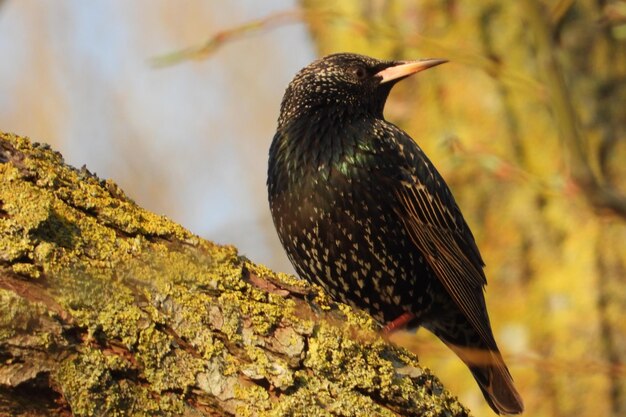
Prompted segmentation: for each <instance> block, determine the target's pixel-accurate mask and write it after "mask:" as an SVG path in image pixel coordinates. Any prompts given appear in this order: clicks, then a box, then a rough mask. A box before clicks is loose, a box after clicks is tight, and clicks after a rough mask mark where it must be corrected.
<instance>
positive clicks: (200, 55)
mask: <svg viewBox="0 0 626 417" xmlns="http://www.w3.org/2000/svg"><path fill="white" fill-rule="evenodd" d="M303 17H304V12H302V11H301V10H288V11H283V12H278V13H274V14H271V15H269V16H266V17H264V18H261V19H255V20H251V21H249V22H246V23H244V24H242V25H239V26H234V27H232V28H229V29H225V30H222V31H220V32H217V33H215V34H214V35H213V36H211V38H210V39H209V40H207V41H206V42H204V44H202V45H200V46H192V47H190V48H185V49H182V50H179V51H175V52H172V53H169V54H165V55H162V56H158V57H155V58H153V59H152V60H151V62H152V65H153V66H155V67H165V66H170V65H175V64H179V63H181V62H183V61H187V60H201V59H205V58H207V57H208V56H209V55H211V54H212V53H213V52H215V51H216V50H217V49H218V48H220V47H222V46H223V45H224V44H226V43H228V42H232V41H234V40H236V39H240V38H242V37H244V36H250V35H253V34H258V33H260V32H263V31H268V30H271V29H274V28H277V27H280V26H285V25H288V24H291V23H297V22H301V21H302V20H303Z"/></svg>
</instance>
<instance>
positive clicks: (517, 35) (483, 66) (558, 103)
mask: <svg viewBox="0 0 626 417" xmlns="http://www.w3.org/2000/svg"><path fill="white" fill-rule="evenodd" d="M301 5H302V7H303V8H304V10H305V12H306V14H305V16H306V20H307V23H308V25H309V27H310V30H311V32H312V36H313V38H314V41H315V43H316V46H317V48H318V51H319V55H325V54H328V53H332V52H340V51H353V52H359V53H364V54H367V55H371V56H376V57H379V58H388V59H414V58H425V57H439V58H447V59H450V61H451V62H450V63H449V64H446V65H445V66H442V67H438V68H436V69H434V70H431V71H427V72H425V73H422V74H419V75H418V76H417V77H414V78H413V79H410V80H408V81H404V82H403V83H401V84H400V85H398V86H397V87H396V88H395V90H394V92H393V93H392V96H391V99H390V101H389V102H388V105H387V108H386V118H387V119H388V120H390V121H392V122H394V123H396V124H399V125H400V126H402V127H403V128H404V129H406V130H407V131H408V132H409V133H410V134H411V135H412V136H413V137H414V138H415V139H416V140H417V142H418V143H419V144H420V146H422V148H424V150H425V151H426V152H427V153H428V155H429V156H430V157H431V159H432V160H433V161H434V162H435V164H436V165H437V166H438V167H439V169H440V171H441V172H442V174H443V175H444V177H445V178H446V180H447V181H448V183H449V184H450V185H451V187H452V188H453V191H454V194H455V196H456V197H457V200H458V202H459V204H460V206H461V208H462V209H463V212H464V214H465V216H466V218H467V220H468V222H469V223H470V225H471V226H472V229H473V231H474V234H475V236H476V238H477V240H478V243H479V246H480V248H481V250H482V252H483V255H484V257H485V260H486V262H487V265H488V268H487V274H488V279H489V282H490V285H489V286H488V290H487V299H488V303H489V307H490V313H491V317H492V321H493V325H494V328H495V329H494V330H495V332H496V338H497V339H498V340H499V342H500V345H501V347H502V348H503V350H504V351H505V357H506V358H508V362H509V363H510V365H511V369H512V373H513V376H514V378H515V380H516V382H517V384H518V385H519V387H520V389H521V391H522V394H523V396H524V398H525V402H526V406H527V415H533V416H597V415H613V416H618V415H619V416H623V415H626V368H625V366H624V361H625V360H626V314H625V313H624V311H625V310H626V223H625V219H626V204H625V203H624V199H625V198H626V197H625V196H626V181H624V177H625V175H626V82H625V81H626V3H625V2H623V1H610V0H600V1H594V0H580V1H573V0H569V1H568V0H550V1H543V2H542V1H539V0H523V1H518V2H513V1H509V2H502V1H498V0H480V1H471V2H470V1H464V2H462V1H455V0H420V1H415V0H406V1H400V0H397V1H391V0H389V1H385V0H378V1H377V0H367V1H358V0H344V1H341V2H335V1H330V0H302V1H301ZM422 333H424V332H420V334H419V336H418V338H419V340H418V341H414V347H415V349H417V350H418V351H420V352H423V354H422V355H421V359H422V361H423V362H424V363H425V364H426V365H431V366H432V367H433V368H435V370H436V371H437V372H438V374H439V375H440V377H442V379H443V380H444V382H446V383H447V384H448V386H449V387H450V388H451V389H452V391H456V392H457V393H459V394H460V396H461V399H462V401H464V402H465V403H466V404H467V405H469V406H470V408H472V409H473V410H474V412H475V413H476V415H490V413H491V411H489V409H488V407H487V406H486V404H484V403H483V402H482V399H481V397H480V393H479V392H478V389H477V388H476V387H475V386H474V383H473V381H472V379H471V376H470V375H469V373H468V372H467V371H466V370H465V368H464V366H463V365H462V364H461V362H460V361H459V360H457V359H456V358H455V357H454V355H453V354H452V353H451V352H449V351H446V350H445V348H443V347H441V348H440V347H439V346H438V345H435V348H436V349H437V350H436V351H432V350H429V349H427V348H428V347H429V346H430V347H432V346H433V345H431V344H429V343H428V341H429V340H430V339H427V338H426V336H424V335H423V334H422ZM433 343H434V342H433ZM433 349H434V348H433ZM439 349H441V350H439Z"/></svg>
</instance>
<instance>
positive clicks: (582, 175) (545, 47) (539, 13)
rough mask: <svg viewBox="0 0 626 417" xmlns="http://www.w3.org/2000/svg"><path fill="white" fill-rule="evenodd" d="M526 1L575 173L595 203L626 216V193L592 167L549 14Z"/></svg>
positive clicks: (536, 2)
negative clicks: (559, 58)
mask: <svg viewBox="0 0 626 417" xmlns="http://www.w3.org/2000/svg"><path fill="white" fill-rule="evenodd" d="M524 4H525V8H526V18H527V20H528V23H529V25H530V29H531V31H532V33H533V34H534V36H535V42H536V47H537V62H538V66H539V70H540V72H541V74H542V76H543V78H544V85H545V88H546V90H547V91H548V93H549V96H550V100H551V104H552V106H551V107H552V112H553V113H552V114H553V117H554V120H555V123H556V125H557V129H558V132H559V135H560V137H561V140H562V142H563V145H564V146H565V147H566V149H567V150H568V151H569V156H570V169H571V172H572V176H573V178H574V180H575V181H576V183H577V185H578V186H579V187H580V189H581V190H582V192H583V194H584V195H585V197H586V198H587V200H588V201H589V203H590V204H591V205H592V206H594V207H595V208H596V209H599V210H605V211H607V210H608V211H609V212H611V213H613V214H615V215H617V216H619V217H621V218H623V219H626V196H624V195H622V194H620V192H619V191H618V190H617V189H615V188H613V187H611V186H610V185H609V184H606V183H603V182H600V181H599V180H598V178H597V177H596V176H595V174H594V173H593V171H592V169H591V167H590V164H589V160H588V157H587V151H586V141H585V139H584V137H583V134H582V132H581V129H580V125H579V121H578V116H577V114H576V111H575V110H574V107H573V105H572V100H571V97H570V96H569V91H568V89H567V86H566V85H565V80H564V77H563V73H562V69H561V66H560V64H559V62H558V60H557V58H556V56H555V54H554V50H555V48H556V46H555V45H554V42H553V41H552V36H551V30H550V28H551V26H550V22H549V21H548V16H549V15H548V14H547V13H546V12H545V10H544V7H543V6H542V5H541V4H540V2H539V0H525V1H524Z"/></svg>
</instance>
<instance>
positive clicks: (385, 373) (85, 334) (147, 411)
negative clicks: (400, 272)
mask: <svg viewBox="0 0 626 417" xmlns="http://www.w3.org/2000/svg"><path fill="white" fill-rule="evenodd" d="M0 184H1V186H0V364H1V365H0V415H14V416H26V415H28V416H47V415H63V416H69V415H75V416H95V415H137V416H148V415H150V416H158V415H162V416H169V415H187V416H198V415H211V416H221V415H250V416H257V415H275V416H279V415H292V416H312V415H345V416H347V415H353V416H357V415H381V416H385V415H386V416H397V415H406V416H423V415H431V416H467V415H468V412H467V410H466V409H465V408H463V406H461V405H460V404H459V403H458V402H457V401H456V400H455V399H454V398H453V397H452V396H451V395H450V394H449V393H448V392H447V391H445V390H444V389H443V387H442V385H441V383H440V382H439V381H438V380H437V379H436V378H435V377H434V376H433V375H431V374H430V373H429V372H428V371H427V370H423V369H421V368H420V367H419V365H418V363H417V358H416V357H415V356H414V355H412V354H410V353H408V352H406V351H404V350H402V349H399V348H396V347H394V346H391V345H389V344H388V343H387V342H386V341H385V340H383V339H382V338H381V337H380V336H379V335H378V332H377V328H376V326H375V325H374V323H373V321H372V319H371V318H369V317H367V316H365V315H364V314H362V313H355V312H353V311H351V310H350V309H349V308H347V307H346V306H343V305H337V304H334V303H332V302H331V301H329V300H328V299H327V298H326V297H325V296H324V294H323V293H321V292H318V290H317V289H316V288H314V287H311V286H309V285H308V284H306V283H304V282H302V281H299V280H296V279H294V278H293V277H290V276H287V275H284V274H275V273H273V272H271V271H269V270H268V269H267V268H265V267H263V266H261V265H255V264H253V263H251V262H249V261H247V260H246V259H244V258H242V257H241V256H239V255H238V254H237V251H236V249H235V248H233V247H229V246H218V245H216V244H213V243H211V242H208V241H204V240H202V239H200V238H199V237H197V236H194V235H192V234H191V233H189V232H188V231H187V230H185V229H183V228H182V227H180V226H179V225H176V224H174V223H172V222H170V221H169V220H168V219H166V218H164V217H161V216H157V215H155V214H153V213H150V212H148V211H146V210H144V209H142V208H140V207H138V206H137V205H136V204H135V203H134V202H133V201H131V200H130V199H129V198H128V197H126V196H125V195H124V193H123V192H122V191H121V190H120V189H119V188H118V187H117V186H116V185H115V184H114V183H113V182H112V181H109V180H107V181H103V180H101V179H99V178H97V177H96V176H95V175H93V174H91V173H90V172H89V171H88V170H87V169H85V168H83V169H80V170H77V169H74V168H71V167H69V166H67V165H65V164H64V163H63V159H62V157H61V156H60V154H58V153H55V152H54V151H52V150H50V149H49V147H47V146H45V145H38V144H31V143H30V142H29V141H28V140H27V139H25V138H22V137H18V136H14V135H9V134H0Z"/></svg>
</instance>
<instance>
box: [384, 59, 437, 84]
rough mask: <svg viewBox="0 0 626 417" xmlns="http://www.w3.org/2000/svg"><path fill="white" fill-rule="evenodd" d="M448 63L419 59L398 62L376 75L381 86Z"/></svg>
mask: <svg viewBox="0 0 626 417" xmlns="http://www.w3.org/2000/svg"><path fill="white" fill-rule="evenodd" d="M446 62H448V60H447V59H420V60H419V61H398V62H397V63H395V64H394V65H392V66H391V67H387V68H385V69H384V70H382V71H379V72H377V73H376V75H377V76H380V77H382V79H381V80H380V83H381V84H384V83H387V82H389V81H393V80H397V79H400V78H404V77H408V76H409V75H413V74H416V73H418V72H420V71H424V70H426V69H428V68H432V67H434V66H437V65H440V64H443V63H446Z"/></svg>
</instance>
